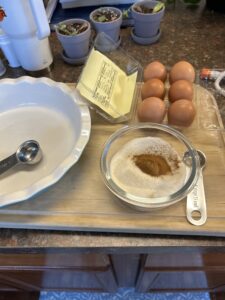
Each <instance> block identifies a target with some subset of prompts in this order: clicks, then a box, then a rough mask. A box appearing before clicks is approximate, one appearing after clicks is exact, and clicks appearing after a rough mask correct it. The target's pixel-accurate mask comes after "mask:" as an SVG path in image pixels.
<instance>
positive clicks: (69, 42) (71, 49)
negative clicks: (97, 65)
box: [55, 19, 91, 59]
mask: <svg viewBox="0 0 225 300" xmlns="http://www.w3.org/2000/svg"><path fill="white" fill-rule="evenodd" d="M55 30H56V34H57V37H58V39H59V41H60V43H61V45H62V47H63V49H64V56H66V57H67V58H70V59H82V58H84V57H86V56H87V54H88V51H89V44H90V36H91V25H90V23H89V22H88V21H86V20H83V19H69V20H65V21H63V22H60V23H58V24H57V25H56V27H55Z"/></svg>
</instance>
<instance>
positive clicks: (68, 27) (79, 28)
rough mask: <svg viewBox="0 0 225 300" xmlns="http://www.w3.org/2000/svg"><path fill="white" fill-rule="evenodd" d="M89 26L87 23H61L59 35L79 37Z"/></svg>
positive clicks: (58, 27) (58, 26)
mask: <svg viewBox="0 0 225 300" xmlns="http://www.w3.org/2000/svg"><path fill="white" fill-rule="evenodd" d="M87 28H88V25H87V24H86V23H71V24H66V23H60V24H58V25H57V29H58V31H59V33H61V34H64V35H77V34H80V33H82V32H84V31H85V30H87Z"/></svg>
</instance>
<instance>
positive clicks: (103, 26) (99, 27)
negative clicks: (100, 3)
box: [89, 7, 122, 43]
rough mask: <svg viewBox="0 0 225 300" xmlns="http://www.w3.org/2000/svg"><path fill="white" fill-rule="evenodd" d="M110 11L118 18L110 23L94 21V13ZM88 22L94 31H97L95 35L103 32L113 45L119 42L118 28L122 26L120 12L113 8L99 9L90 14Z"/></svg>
mask: <svg viewBox="0 0 225 300" xmlns="http://www.w3.org/2000/svg"><path fill="white" fill-rule="evenodd" d="M105 9H107V10H112V11H113V12H115V13H117V14H118V15H119V17H118V18H117V19H116V20H114V21H111V22H98V21H96V20H95V19H94V16H95V15H96V13H97V12H98V11H99V10H100V11H101V10H105ZM89 18H90V21H91V23H92V25H93V27H94V29H95V30H96V31H97V33H100V32H104V33H105V34H107V35H108V36H109V37H110V38H111V39H112V40H113V41H114V42H115V43H116V42H118V41H119V38H120V26H121V24H122V11H121V10H120V9H118V8H115V7H101V8H97V9H95V10H94V11H92V12H91V14H90V16H89Z"/></svg>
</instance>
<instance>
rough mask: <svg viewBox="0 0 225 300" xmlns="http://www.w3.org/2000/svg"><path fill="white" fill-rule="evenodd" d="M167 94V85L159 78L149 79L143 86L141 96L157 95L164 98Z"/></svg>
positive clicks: (143, 97)
mask: <svg viewBox="0 0 225 300" xmlns="http://www.w3.org/2000/svg"><path fill="white" fill-rule="evenodd" d="M164 96H165V86H164V83H163V82H162V81H161V80H159V79H157V78H153V79H149V80H148V81H146V82H145V83H143V85H142V87H141V98H142V99H145V98H149V97H157V98H160V99H163V98H164Z"/></svg>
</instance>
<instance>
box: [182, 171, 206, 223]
mask: <svg viewBox="0 0 225 300" xmlns="http://www.w3.org/2000/svg"><path fill="white" fill-rule="evenodd" d="M195 211H196V212H198V213H200V216H201V217H200V219H198V220H195V219H194V218H193V212H195ZM186 215H187V219H188V221H189V222H190V223H191V224H193V225H197V226H199V225H203V224H204V223H205V222H206V220H207V209H206V201H205V189H204V183H203V175H202V171H200V174H199V179H198V181H197V183H196V185H195V187H194V189H193V190H192V191H191V192H190V193H189V194H188V196H187V208H186Z"/></svg>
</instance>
